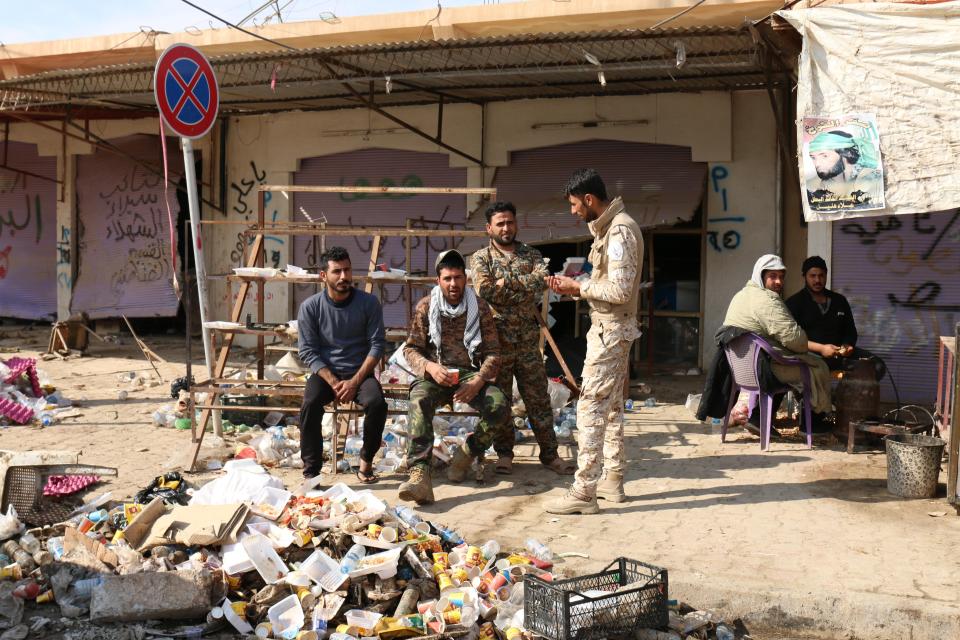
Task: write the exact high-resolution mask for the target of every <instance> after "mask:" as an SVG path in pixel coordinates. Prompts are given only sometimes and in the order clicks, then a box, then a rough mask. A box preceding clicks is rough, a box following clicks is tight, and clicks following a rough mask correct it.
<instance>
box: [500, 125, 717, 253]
mask: <svg viewBox="0 0 960 640" xmlns="http://www.w3.org/2000/svg"><path fill="white" fill-rule="evenodd" d="M588 168H589V169H596V170H597V172H599V174H600V176H601V177H602V178H603V181H604V183H605V184H606V185H607V193H608V195H609V197H611V198H613V197H615V196H621V197H622V198H623V201H624V204H625V205H626V208H627V212H629V213H630V215H631V216H633V218H634V219H635V220H636V221H637V223H638V224H639V225H640V226H641V227H652V226H656V225H661V224H674V223H676V222H678V221H682V220H689V219H690V218H692V217H693V215H694V213H695V212H696V210H697V207H699V206H700V203H701V202H702V201H703V189H704V185H705V184H706V175H707V165H706V163H703V162H693V161H692V160H691V159H690V149H689V148H687V147H676V146H669V145H661V144H645V143H640V142H617V141H611V140H591V141H588V142H576V143H572V144H563V145H557V146H552V147H540V148H537V149H528V150H525V151H515V152H513V153H512V154H511V155H510V164H509V165H508V166H506V167H498V168H497V174H496V178H495V179H494V184H493V186H495V187H496V188H497V199H498V200H510V201H512V202H513V203H514V205H516V207H517V215H518V217H519V220H518V222H519V225H520V235H521V239H522V240H526V241H528V242H534V241H537V240H547V239H553V238H557V239H560V238H570V237H576V236H589V235H590V232H589V231H588V230H587V227H586V225H585V224H583V223H581V222H580V221H579V220H578V219H577V218H576V217H575V216H573V215H571V214H570V206H569V204H568V203H567V201H566V199H565V198H564V197H563V188H564V185H566V183H567V180H568V179H569V178H570V176H571V175H573V173H574V172H575V171H576V170H578V169H588Z"/></svg>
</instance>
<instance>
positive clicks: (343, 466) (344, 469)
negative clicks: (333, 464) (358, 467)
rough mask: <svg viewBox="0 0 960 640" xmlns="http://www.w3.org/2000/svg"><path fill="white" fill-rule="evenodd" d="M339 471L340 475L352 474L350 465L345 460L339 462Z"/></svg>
mask: <svg viewBox="0 0 960 640" xmlns="http://www.w3.org/2000/svg"><path fill="white" fill-rule="evenodd" d="M337 471H338V472H339V473H350V463H349V462H347V461H346V460H344V459H343V458H341V459H339V460H337Z"/></svg>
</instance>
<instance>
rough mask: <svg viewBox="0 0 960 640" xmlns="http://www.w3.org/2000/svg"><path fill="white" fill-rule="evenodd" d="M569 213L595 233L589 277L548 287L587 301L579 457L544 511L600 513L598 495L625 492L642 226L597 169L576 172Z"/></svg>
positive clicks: (561, 279) (614, 497) (554, 280)
mask: <svg viewBox="0 0 960 640" xmlns="http://www.w3.org/2000/svg"><path fill="white" fill-rule="evenodd" d="M566 194H567V199H568V200H569V201H570V211H571V213H572V214H574V215H576V216H578V217H580V218H581V219H583V220H584V221H585V222H586V223H587V226H588V227H589V229H590V233H591V234H592V235H593V246H592V247H591V249H590V257H589V260H590V264H592V265H593V270H592V271H591V273H590V280H589V281H587V282H584V283H583V284H580V283H579V282H578V281H576V280H573V279H572V278H567V277H565V276H550V278H548V284H549V285H550V288H551V289H553V290H554V291H556V292H557V293H559V294H567V295H572V296H575V297H578V298H582V299H584V300H587V301H588V302H589V303H590V322H591V326H590V331H589V332H588V333H587V357H586V360H585V361H584V363H583V384H582V386H581V389H580V401H579V402H578V403H577V430H578V440H579V442H578V444H579V454H578V456H577V472H576V475H575V477H574V482H573V486H571V487H570V489H569V490H568V491H567V494H566V495H565V496H564V497H562V498H560V499H559V500H556V501H554V502H552V503H550V505H548V507H547V511H548V512H550V513H559V514H570V513H596V512H597V511H598V506H597V498H598V497H599V498H604V499H606V500H609V501H612V502H622V501H623V500H625V499H626V496H625V494H624V492H623V466H624V458H623V386H624V383H625V381H626V378H627V374H628V364H627V356H628V354H629V352H630V345H631V344H632V343H633V341H634V340H635V339H637V338H638V337H639V336H640V330H639V328H638V327H637V300H638V293H639V290H640V273H641V268H642V265H643V238H642V236H641V235H640V228H639V227H638V226H637V223H636V222H635V221H634V219H633V218H631V217H630V215H629V214H628V213H627V212H626V210H625V209H624V206H623V201H622V200H621V199H620V198H619V197H617V198H614V199H613V200H611V201H608V200H607V189H606V186H605V185H604V184H603V180H602V179H601V178H600V176H599V175H598V174H597V172H596V171H594V170H592V169H585V170H581V171H578V172H577V173H576V174H574V175H573V177H572V178H571V179H570V182H569V183H568V184H567V188H566Z"/></svg>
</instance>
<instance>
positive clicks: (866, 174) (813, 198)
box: [803, 114, 885, 212]
mask: <svg viewBox="0 0 960 640" xmlns="http://www.w3.org/2000/svg"><path fill="white" fill-rule="evenodd" d="M803 130H804V142H803V162H804V180H805V185H806V192H807V206H808V208H809V210H810V211H816V212H842V211H867V210H871V209H883V208H884V206H885V204H884V195H883V167H882V165H881V161H880V136H879V135H878V134H877V125H876V119H875V118H874V117H873V116H872V115H865V114H852V115H844V116H839V117H836V118H818V117H808V118H804V119H803Z"/></svg>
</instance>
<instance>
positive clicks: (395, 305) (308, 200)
mask: <svg viewBox="0 0 960 640" xmlns="http://www.w3.org/2000/svg"><path fill="white" fill-rule="evenodd" d="M294 184H298V185H373V186H377V185H389V186H409V187H421V186H422V187H465V186H467V170H466V169H462V168H451V167H450V163H449V156H447V154H445V153H421V152H416V151H398V150H393V149H363V150H360V151H349V152H345V153H335V154H331V155H327V156H320V157H316V158H306V159H304V160H302V161H301V163H300V170H299V171H297V173H296V174H295V175H294ZM466 206H467V200H466V197H465V196H462V195H460V196H457V195H387V194H385V195H375V196H371V195H367V194H350V193H296V194H294V198H293V211H294V215H293V219H294V221H296V222H307V221H308V220H309V219H313V220H315V221H317V222H319V221H321V220H326V221H327V223H328V224H331V225H347V226H353V225H357V226H360V225H363V226H390V227H403V226H405V225H406V222H407V219H415V220H421V219H422V220H424V221H425V222H423V223H421V225H422V226H424V227H425V228H429V229H436V228H449V226H447V225H441V224H439V223H440V222H447V223H455V224H460V225H462V224H463V222H464V220H465V219H466ZM404 240H405V239H404V238H389V239H385V240H384V241H383V244H382V245H381V248H380V258H379V260H378V262H381V263H386V264H388V265H389V266H391V267H395V268H403V264H404V261H405V252H406V249H405V247H406V245H405V242H404ZM326 242H327V246H331V245H333V244H336V243H339V244H342V246H344V247H346V249H347V250H348V251H349V252H350V258H351V261H352V262H353V266H354V269H355V270H357V271H359V272H365V271H366V270H367V266H368V264H369V262H370V238H367V237H356V238H350V237H344V238H328V239H327V241H326ZM452 246H453V244H452V241H451V240H449V239H446V238H435V239H431V240H424V239H419V238H415V239H413V240H412V242H411V248H412V252H413V253H412V256H413V265H411V267H410V268H411V269H413V270H426V265H427V263H428V261H431V262H432V260H433V259H434V258H436V256H437V253H439V252H440V251H443V250H445V249H449V248H452ZM321 252H322V250H321V246H320V241H319V238H316V239H315V238H312V237H309V236H295V237H294V240H293V258H292V262H293V263H294V264H296V265H297V266H299V267H304V268H307V267H314V266H316V265H317V261H318V258H319V256H320V253H321ZM317 291H319V287H317V286H315V285H295V286H294V303H295V305H296V308H299V306H300V303H301V302H303V301H304V300H306V299H307V298H308V297H310V296H311V295H313V294H314V293H316V292H317ZM423 293H424V292H423V291H422V290H420V291H418V290H417V289H414V296H415V297H416V296H417V295H418V294H423ZM383 315H384V322H385V323H386V325H387V326H388V327H406V326H407V324H408V323H407V294H406V289H405V288H404V287H401V286H396V285H386V286H385V287H384V295H383Z"/></svg>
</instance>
